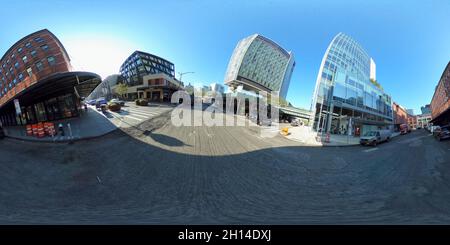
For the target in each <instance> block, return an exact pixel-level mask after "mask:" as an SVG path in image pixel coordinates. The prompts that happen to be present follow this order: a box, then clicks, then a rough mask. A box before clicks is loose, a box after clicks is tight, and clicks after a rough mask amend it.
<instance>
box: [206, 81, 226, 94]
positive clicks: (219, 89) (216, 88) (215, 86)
mask: <svg viewBox="0 0 450 245" xmlns="http://www.w3.org/2000/svg"><path fill="white" fill-rule="evenodd" d="M209 87H210V90H211V91H212V92H215V93H220V94H223V93H225V86H223V85H222V84H219V83H211V85H209Z"/></svg>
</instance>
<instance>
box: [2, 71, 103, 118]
mask: <svg viewBox="0 0 450 245" xmlns="http://www.w3.org/2000/svg"><path fill="white" fill-rule="evenodd" d="M99 83H100V78H99V77H98V76H97V75H95V74H92V73H81V72H78V73H71V72H69V73H66V74H59V75H58V76H54V77H51V78H49V79H47V80H45V81H42V82H39V83H38V84H37V86H35V87H32V88H30V89H28V90H25V91H23V93H21V94H19V95H18V96H16V97H15V99H17V101H18V104H19V107H20V112H21V113H20V114H17V108H16V106H15V104H14V103H13V102H12V101H10V102H8V103H7V104H5V105H4V106H2V107H1V108H0V121H1V123H2V124H3V125H4V126H16V125H26V124H34V123H38V122H46V121H55V120H61V119H66V118H71V117H77V116H79V115H80V108H81V99H82V98H83V97H85V96H87V95H89V93H90V92H91V91H92V90H93V89H94V88H95V87H96V86H97V85H98V84H99Z"/></svg>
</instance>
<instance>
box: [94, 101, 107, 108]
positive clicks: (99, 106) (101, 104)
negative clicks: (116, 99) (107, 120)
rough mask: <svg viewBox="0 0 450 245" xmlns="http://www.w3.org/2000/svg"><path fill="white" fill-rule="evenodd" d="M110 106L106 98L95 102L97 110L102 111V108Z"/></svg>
mask: <svg viewBox="0 0 450 245" xmlns="http://www.w3.org/2000/svg"><path fill="white" fill-rule="evenodd" d="M107 104H108V102H107V101H106V100H105V98H99V99H97V100H96V101H95V108H97V110H101V109H102V106H103V105H104V106H106V105H107Z"/></svg>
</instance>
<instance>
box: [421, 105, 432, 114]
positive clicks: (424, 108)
mask: <svg viewBox="0 0 450 245" xmlns="http://www.w3.org/2000/svg"><path fill="white" fill-rule="evenodd" d="M420 110H421V111H422V114H431V108H430V104H428V105H424V106H422V107H420Z"/></svg>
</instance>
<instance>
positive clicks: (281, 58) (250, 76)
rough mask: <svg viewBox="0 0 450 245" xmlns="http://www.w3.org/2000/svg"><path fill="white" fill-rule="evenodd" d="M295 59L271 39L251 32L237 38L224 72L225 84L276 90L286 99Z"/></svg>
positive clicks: (257, 89)
mask: <svg viewBox="0 0 450 245" xmlns="http://www.w3.org/2000/svg"><path fill="white" fill-rule="evenodd" d="M294 66H295V61H294V56H293V54H292V53H291V52H288V51H286V50H285V49H283V48H282V47H281V46H279V45H278V44H276V43H275V42H273V41H272V40H270V39H268V38H266V37H263V36H261V35H259V34H254V35H251V36H249V37H246V38H244V39H242V40H241V41H239V43H238V44H237V45H236V48H235V49H234V51H233V54H232V56H231V59H230V62H229V64H228V69H227V72H226V75H225V81H224V82H225V84H227V85H229V86H230V87H232V88H236V87H238V86H242V88H243V89H244V90H251V91H255V92H259V91H266V92H268V93H270V92H275V93H277V94H278V95H279V96H280V97H282V98H286V94H287V91H288V88H289V83H290V80H291V75H292V72H293V70H294Z"/></svg>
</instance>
